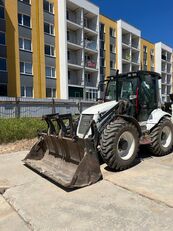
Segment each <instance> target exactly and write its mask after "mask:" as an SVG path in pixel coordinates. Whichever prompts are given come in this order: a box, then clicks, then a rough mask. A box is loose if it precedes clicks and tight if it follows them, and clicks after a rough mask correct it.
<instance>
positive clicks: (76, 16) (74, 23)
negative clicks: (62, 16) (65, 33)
mask: <svg viewBox="0 0 173 231" xmlns="http://www.w3.org/2000/svg"><path fill="white" fill-rule="evenodd" d="M66 17H67V22H68V24H69V25H71V27H73V29H77V27H81V24H82V21H81V11H80V10H71V9H67V13H66Z"/></svg>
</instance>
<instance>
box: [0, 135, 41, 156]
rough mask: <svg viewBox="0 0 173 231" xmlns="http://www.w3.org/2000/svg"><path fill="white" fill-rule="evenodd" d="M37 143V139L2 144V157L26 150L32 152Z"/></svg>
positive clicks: (0, 147) (0, 148)
mask: <svg viewBox="0 0 173 231" xmlns="http://www.w3.org/2000/svg"><path fill="white" fill-rule="evenodd" d="M36 141H37V138H34V139H31V140H27V139H23V140H18V141H16V142H14V143H8V144H0V155H1V154H5V153H10V152H18V151H24V150H30V148H31V147H32V146H33V144H34V143H35V142H36Z"/></svg>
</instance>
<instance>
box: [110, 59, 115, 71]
mask: <svg viewBox="0 0 173 231" xmlns="http://www.w3.org/2000/svg"><path fill="white" fill-rule="evenodd" d="M110 68H111V69H114V62H113V61H112V60H111V61H110Z"/></svg>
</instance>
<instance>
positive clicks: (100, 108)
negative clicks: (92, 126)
mask: <svg viewBox="0 0 173 231" xmlns="http://www.w3.org/2000/svg"><path fill="white" fill-rule="evenodd" d="M117 104H118V102H117V101H110V102H105V103H101V104H97V105H94V106H92V107H89V108H87V109H86V110H84V111H83V112H82V114H88V115H95V114H98V113H103V112H106V111H108V110H110V109H111V108H113V107H114V106H115V105H117Z"/></svg>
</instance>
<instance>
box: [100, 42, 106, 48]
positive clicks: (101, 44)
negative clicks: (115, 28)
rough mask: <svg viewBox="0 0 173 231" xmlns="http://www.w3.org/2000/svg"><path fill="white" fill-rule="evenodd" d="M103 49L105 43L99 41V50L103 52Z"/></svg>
mask: <svg viewBox="0 0 173 231" xmlns="http://www.w3.org/2000/svg"><path fill="white" fill-rule="evenodd" d="M104 48H105V43H104V41H100V49H101V50H104Z"/></svg>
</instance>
